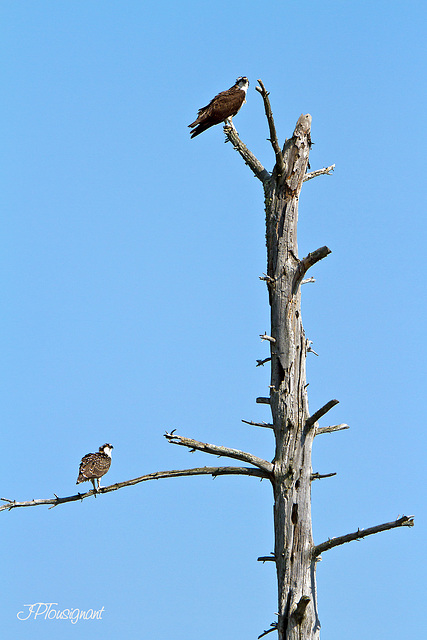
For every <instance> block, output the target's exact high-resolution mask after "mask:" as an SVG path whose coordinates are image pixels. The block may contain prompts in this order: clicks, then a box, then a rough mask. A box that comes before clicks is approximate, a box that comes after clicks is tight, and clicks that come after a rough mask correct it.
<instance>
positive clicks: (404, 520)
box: [313, 516, 414, 558]
mask: <svg viewBox="0 0 427 640" xmlns="http://www.w3.org/2000/svg"><path fill="white" fill-rule="evenodd" d="M413 526H414V516H402V517H401V518H397V520H393V522H385V523H384V524H378V525H377V526H376V527H369V529H358V530H357V531H355V532H354V533H348V534H347V535H345V536H339V537H338V538H330V539H329V540H326V542H322V544H318V545H316V546H315V547H314V549H313V557H314V558H316V557H317V556H320V554H321V553H323V552H324V551H328V549H332V548H333V547H338V546H339V545H341V544H345V543H346V542H352V541H353V540H361V539H362V538H366V536H372V535H373V534H374V533H380V532H381V531H388V529H395V528H396V527H413Z"/></svg>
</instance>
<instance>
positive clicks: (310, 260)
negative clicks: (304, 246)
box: [292, 247, 332, 294]
mask: <svg viewBox="0 0 427 640" xmlns="http://www.w3.org/2000/svg"><path fill="white" fill-rule="evenodd" d="M330 253H332V252H331V250H330V249H329V247H320V249H316V251H313V252H312V253H309V254H308V256H305V258H303V259H302V260H300V261H299V264H298V267H297V268H296V271H295V275H294V281H293V285H292V292H293V293H294V294H295V292H296V290H297V289H298V286H299V285H300V284H301V281H302V279H303V278H304V276H305V274H306V273H307V271H308V270H309V268H310V267H312V266H313V265H314V264H316V262H319V260H323V258H326V256H328V255H329V254H330Z"/></svg>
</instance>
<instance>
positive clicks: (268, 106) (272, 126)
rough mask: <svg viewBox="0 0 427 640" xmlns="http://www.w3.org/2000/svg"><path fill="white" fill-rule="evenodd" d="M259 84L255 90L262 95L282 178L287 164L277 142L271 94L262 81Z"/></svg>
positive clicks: (277, 166)
mask: <svg viewBox="0 0 427 640" xmlns="http://www.w3.org/2000/svg"><path fill="white" fill-rule="evenodd" d="M258 82H259V87H255V89H256V90H257V91H258V93H260V94H261V96H262V99H263V101H264V110H265V115H266V117H267V122H268V128H269V130H270V142H271V146H272V147H273V151H274V154H275V156H276V172H277V174H278V175H279V176H280V175H283V173H284V170H285V164H284V162H283V155H282V151H281V149H280V146H279V142H278V140H277V133H276V125H275V124H274V118H273V112H272V110H271V104H270V99H269V97H268V96H269V92H268V91H267V90H266V88H265V87H264V85H263V83H262V81H261V80H258Z"/></svg>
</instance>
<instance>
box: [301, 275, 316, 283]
mask: <svg viewBox="0 0 427 640" xmlns="http://www.w3.org/2000/svg"><path fill="white" fill-rule="evenodd" d="M309 282H316V278H313V276H310V278H305V279H304V280H301V284H307V283H309Z"/></svg>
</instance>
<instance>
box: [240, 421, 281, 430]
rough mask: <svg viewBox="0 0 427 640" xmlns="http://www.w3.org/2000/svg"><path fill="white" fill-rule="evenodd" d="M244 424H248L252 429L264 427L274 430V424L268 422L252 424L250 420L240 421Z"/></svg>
mask: <svg viewBox="0 0 427 640" xmlns="http://www.w3.org/2000/svg"><path fill="white" fill-rule="evenodd" d="M242 422H244V423H245V424H250V425H252V426H253V427H266V428H267V429H274V424H270V423H269V422H253V421H252V420H242Z"/></svg>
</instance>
